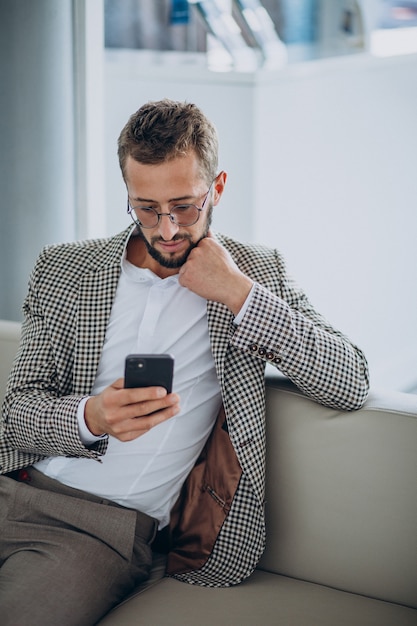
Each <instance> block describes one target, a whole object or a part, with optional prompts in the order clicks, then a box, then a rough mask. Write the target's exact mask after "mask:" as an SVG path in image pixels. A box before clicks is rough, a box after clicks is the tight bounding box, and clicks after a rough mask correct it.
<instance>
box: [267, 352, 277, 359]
mask: <svg viewBox="0 0 417 626" xmlns="http://www.w3.org/2000/svg"><path fill="white" fill-rule="evenodd" d="M274 356H275V354H274V353H273V352H267V353H266V358H267V359H268V361H272V360H273V358H274Z"/></svg>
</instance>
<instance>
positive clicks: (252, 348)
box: [250, 343, 258, 352]
mask: <svg viewBox="0 0 417 626" xmlns="http://www.w3.org/2000/svg"><path fill="white" fill-rule="evenodd" d="M250 349H251V350H252V352H257V351H258V346H257V345H256V343H253V344H252V345H251V347H250Z"/></svg>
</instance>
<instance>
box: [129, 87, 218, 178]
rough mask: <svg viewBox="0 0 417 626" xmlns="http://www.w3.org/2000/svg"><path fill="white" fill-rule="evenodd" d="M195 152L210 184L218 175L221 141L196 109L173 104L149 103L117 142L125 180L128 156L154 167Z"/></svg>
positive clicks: (169, 102) (185, 103)
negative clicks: (219, 141) (219, 142)
mask: <svg viewBox="0 0 417 626" xmlns="http://www.w3.org/2000/svg"><path fill="white" fill-rule="evenodd" d="M192 150H193V151H194V152H195V153H196V155H197V157H198V159H199V160H200V166H201V174H202V176H203V177H204V178H205V179H206V181H207V183H211V181H212V180H213V179H214V178H215V176H216V175H217V166H218V138H217V131H216V129H215V127H214V125H213V124H212V123H211V122H210V120H208V119H207V117H206V116H205V115H204V114H203V112H202V111H201V110H200V109H199V108H198V107H197V106H196V105H195V104H190V103H187V102H175V101H173V100H168V99H164V100H160V101H157V102H148V103H146V104H144V105H143V106H141V108H140V109H139V110H138V111H136V113H134V114H133V115H132V116H131V117H130V118H129V120H128V122H127V124H126V125H125V127H124V128H123V130H122V132H121V133H120V136H119V140H118V156H119V164H120V169H121V170H122V175H123V178H125V165H126V159H127V157H128V156H131V157H132V158H133V159H134V160H135V161H138V162H139V163H145V164H149V165H154V164H158V163H162V162H164V161H168V160H171V159H174V158H176V157H178V156H182V155H186V154H188V153H190V152H191V151H192Z"/></svg>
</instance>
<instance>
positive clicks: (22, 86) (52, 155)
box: [0, 0, 76, 320]
mask: <svg viewBox="0 0 417 626" xmlns="http://www.w3.org/2000/svg"><path fill="white" fill-rule="evenodd" d="M71 15H72V3H71V0H61V1H60V2H56V1H55V0H36V2H28V1H27V0H2V2H1V4H0V45H1V51H0V52H1V54H0V64H1V88H0V90H1V100H0V124H1V133H0V135H1V142H0V159H1V162H0V189H1V193H0V203H1V204H0V318H3V319H11V320H20V319H21V305H22V301H23V298H24V295H25V294H26V291H27V281H28V276H29V272H30V270H31V268H32V265H33V263H34V261H35V259H36V257H37V255H38V253H39V251H40V249H41V248H42V247H43V246H44V245H45V244H46V243H52V242H55V241H69V240H72V239H74V238H75V232H76V231H75V215H74V201H75V192H74V189H75V180H74V178H75V171H74V154H75V151H74V109H73V106H74V94H73V56H72V54H73V48H72V17H71Z"/></svg>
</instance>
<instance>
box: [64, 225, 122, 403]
mask: <svg viewBox="0 0 417 626" xmlns="http://www.w3.org/2000/svg"><path fill="white" fill-rule="evenodd" d="M130 230H131V229H129V232H126V231H125V232H124V233H122V234H121V235H118V236H117V237H115V238H113V239H111V240H109V246H108V247H107V248H106V249H105V250H103V251H102V254H101V255H100V256H99V258H98V259H96V260H95V263H94V267H91V268H89V271H88V272H86V273H85V274H84V275H83V277H82V279H81V281H80V284H79V292H78V308H77V324H76V328H77V335H76V344H75V358H74V379H73V384H74V392H75V393H81V394H85V393H90V392H91V388H92V386H93V383H94V380H95V377H96V372H97V367H98V364H99V361H100V356H101V351H102V347H103V343H104V339H105V336H106V329H107V324H108V321H109V317H110V313H111V309H112V305H113V301H114V297H115V294H116V289H117V284H118V281H119V275H120V260H121V257H122V254H123V249H124V245H125V242H126V238H127V236H128V235H129V233H130Z"/></svg>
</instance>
